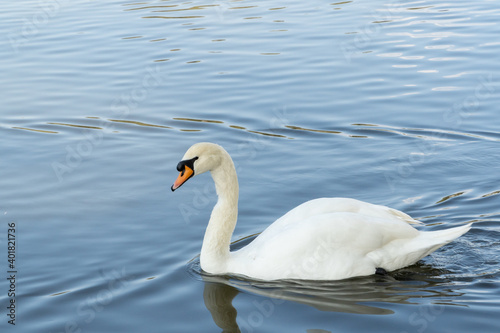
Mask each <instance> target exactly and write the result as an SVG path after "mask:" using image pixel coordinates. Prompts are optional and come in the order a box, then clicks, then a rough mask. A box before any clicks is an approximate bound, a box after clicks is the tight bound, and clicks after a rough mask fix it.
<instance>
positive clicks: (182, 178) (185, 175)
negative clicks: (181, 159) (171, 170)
mask: <svg viewBox="0 0 500 333" xmlns="http://www.w3.org/2000/svg"><path fill="white" fill-rule="evenodd" d="M193 175H194V171H193V169H191V168H190V167H188V166H187V165H186V166H184V170H182V171H181V172H180V173H179V176H178V177H177V179H176V180H175V182H174V185H172V187H171V189H172V192H173V191H175V190H177V189H178V188H179V187H181V185H182V184H184V183H185V182H186V181H187V180H188V179H189V178H191V177H192V176H193Z"/></svg>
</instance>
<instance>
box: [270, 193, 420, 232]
mask: <svg viewBox="0 0 500 333" xmlns="http://www.w3.org/2000/svg"><path fill="white" fill-rule="evenodd" d="M340 212H348V213H358V214H363V215H366V216H370V217H378V218H382V219H388V220H400V221H404V222H406V223H409V224H418V225H421V224H423V223H422V222H420V221H417V220H415V219H413V218H412V217H411V216H409V215H408V214H405V213H403V212H401V211H399V210H396V209H393V208H389V207H385V206H380V205H374V204H371V203H368V202H364V201H360V200H356V199H350V198H319V199H314V200H310V201H307V202H304V203H303V204H301V205H299V206H297V207H295V208H293V209H292V210H290V211H289V212H288V213H286V214H285V215H283V216H282V217H280V218H279V219H278V220H276V222H274V223H273V224H272V225H271V226H270V227H272V226H274V225H276V226H283V225H290V224H294V223H301V221H303V220H305V219H309V218H311V217H314V216H318V215H323V214H329V213H340Z"/></svg>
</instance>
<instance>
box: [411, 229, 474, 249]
mask: <svg viewBox="0 0 500 333" xmlns="http://www.w3.org/2000/svg"><path fill="white" fill-rule="evenodd" d="M471 226H472V223H469V224H466V225H463V226H460V227H455V228H450V229H445V230H438V231H425V232H422V233H421V234H420V236H419V237H417V238H419V242H422V243H424V244H425V243H427V245H428V247H427V250H426V253H425V254H424V255H423V256H422V258H423V257H425V256H426V255H428V254H430V253H432V252H434V251H436V250H437V249H439V248H440V247H441V246H444V245H446V244H448V243H450V242H451V241H453V240H454V239H456V238H458V237H460V236H462V235H463V234H465V233H466V232H467V231H469V230H470V228H471Z"/></svg>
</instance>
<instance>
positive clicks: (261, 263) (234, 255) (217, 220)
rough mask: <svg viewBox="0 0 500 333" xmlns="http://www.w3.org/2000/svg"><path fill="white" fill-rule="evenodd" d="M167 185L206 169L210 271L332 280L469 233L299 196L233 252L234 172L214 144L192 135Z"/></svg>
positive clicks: (404, 260) (409, 258)
mask: <svg viewBox="0 0 500 333" xmlns="http://www.w3.org/2000/svg"><path fill="white" fill-rule="evenodd" d="M177 170H178V171H180V174H179V177H178V178H177V180H176V181H175V183H174V184H173V185H172V191H174V190H176V189H177V188H179V187H180V186H181V185H182V184H184V183H185V182H186V181H187V180H188V179H189V178H191V177H192V176H194V175H199V174H202V173H204V172H206V171H210V172H211V174H212V178H213V180H214V182H215V188H216V191H217V195H218V201H217V204H216V205H215V207H214V208H213V210H212V215H211V216H210V221H209V222H208V226H207V229H206V232H205V237H204V239H203V245H202V248H201V255H200V264H201V268H202V269H203V270H204V271H206V272H208V273H211V274H237V275H244V276H247V277H250V278H254V279H261V280H278V279H303V280H337V279H344V278H349V277H353V276H364V275H371V274H375V273H376V272H377V273H383V272H384V271H392V270H395V269H398V268H402V267H405V266H408V265H411V264H414V263H415V262H417V261H418V260H420V259H421V258H423V257H425V256H426V255H428V254H430V253H431V252H433V251H435V250H436V249H438V248H439V247H441V246H443V245H445V244H447V243H449V242H451V241H452V240H454V239H455V238H457V237H459V236H461V235H463V234H464V233H466V232H467V231H468V230H469V229H470V227H471V224H467V225H463V226H460V227H455V228H451V229H446V230H440V231H430V232H422V231H418V230H416V229H415V228H413V227H412V226H411V225H410V223H411V224H421V222H418V221H416V220H413V219H412V218H411V217H410V216H408V215H406V214H405V213H402V212H400V211H397V210H395V209H391V208H388V207H384V206H378V205H373V204H369V203H366V202H362V201H358V200H355V199H346V198H322V199H315V200H311V201H308V202H305V203H303V204H301V205H300V206H298V207H296V208H294V209H292V210H291V211H289V212H288V213H286V214H285V215H284V216H282V217H281V218H279V219H278V220H276V221H275V222H274V223H273V224H271V225H270V226H269V227H268V228H267V229H266V230H264V231H263V232H262V233H261V234H260V235H259V236H258V237H257V238H255V239H254V240H253V241H252V242H251V243H250V244H248V245H247V246H245V247H244V248H242V249H240V250H237V251H234V252H230V250H229V245H230V242H231V235H232V233H233V230H234V227H235V225H236V219H237V217H238V178H237V176H236V170H235V168H234V164H233V161H232V159H231V157H230V156H229V154H228V153H227V152H226V151H225V150H224V148H222V147H221V146H219V145H216V144H213V143H206V142H202V143H197V144H195V145H193V146H192V147H191V148H189V149H188V151H187V152H186V154H185V155H184V157H183V158H182V160H181V161H180V162H179V164H178V165H177Z"/></svg>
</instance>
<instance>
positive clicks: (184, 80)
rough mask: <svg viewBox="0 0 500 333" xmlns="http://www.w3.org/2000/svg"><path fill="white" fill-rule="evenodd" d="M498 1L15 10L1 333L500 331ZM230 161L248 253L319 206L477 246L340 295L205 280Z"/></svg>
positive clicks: (5, 91)
mask: <svg viewBox="0 0 500 333" xmlns="http://www.w3.org/2000/svg"><path fill="white" fill-rule="evenodd" d="M499 17H500V5H499V3H498V2H497V1H486V0H481V1H477V2H472V3H471V2H465V1H455V2H440V1H381V2H375V1H344V2H338V3H331V2H325V1H319V0H311V1H295V0H291V1H286V2H285V1H256V0H241V1H216V0H213V1H210V0H208V1H189V2H183V1H144V2H130V3H129V2H126V1H107V2H104V3H99V2H94V1H73V2H70V1H66V0H57V1H56V0H52V1H49V0H47V1H16V2H11V3H7V2H5V3H3V4H1V5H0V31H2V37H3V38H2V47H1V48H0V56H1V59H2V61H1V62H0V72H1V73H2V75H0V87H1V89H0V100H1V109H0V112H1V113H0V115H1V118H0V131H1V141H0V189H2V191H0V224H1V226H0V237H1V244H3V245H2V248H3V249H2V250H1V251H0V258H1V259H0V262H1V265H0V269H1V270H2V272H3V273H4V275H5V276H6V277H8V276H9V274H10V273H8V271H9V270H10V269H9V267H8V249H7V244H6V243H7V238H8V228H9V227H8V224H9V223H15V225H16V232H15V233H16V250H15V256H16V257H15V267H14V269H15V271H16V273H15V275H16V285H15V293H16V296H15V301H16V311H15V314H16V317H15V324H16V325H15V326H14V325H12V324H9V323H8V320H9V317H8V316H7V314H8V311H10V310H8V309H6V307H7V306H8V304H9V302H10V300H11V299H13V298H12V297H10V296H8V291H9V288H10V286H9V283H8V281H7V280H6V279H3V282H1V283H0V304H1V307H2V311H1V314H2V316H1V317H0V328H1V330H2V332H4V331H7V332H16V331H17V332H50V333H56V332H57V333H59V332H137V331H143V332H222V331H224V332H237V331H238V327H239V330H240V331H241V332H307V333H320V332H321V333H325V332H343V331H350V332H356V331H367V330H370V331H371V332H408V333H410V332H420V333H421V332H470V331H475V332H498V330H499V327H500V322H499V320H498V318H497V314H498V311H499V310H500V301H499V299H500V268H499V267H500V266H499V259H500V258H499V251H498V248H499V245H500V242H499V239H500V208H499V207H500V196H499V194H500V184H499V181H498V179H499V178H498V176H499V174H500V170H499V165H500V148H499V147H500V146H499V141H500V130H499V128H500V120H499V119H500V118H499V117H498V105H500V93H499V91H500V65H499V64H498V60H497V58H498V54H499V53H500V42H499V41H498V36H499V35H500V25H499ZM199 141H212V142H216V143H219V144H221V145H223V146H224V147H225V148H226V149H227V150H228V151H229V153H230V154H231V155H232V157H233V159H234V161H235V164H236V166H237V170H238V175H239V182H240V191H241V192H240V205H239V214H240V215H239V222H238V225H237V227H236V230H235V233H234V235H233V239H234V240H235V241H237V240H239V239H242V238H245V237H248V236H250V238H247V239H245V240H243V241H240V242H237V243H236V244H234V246H235V247H240V246H243V245H244V244H246V243H248V242H249V241H251V239H252V237H254V235H255V234H257V233H259V232H261V231H262V230H263V229H265V228H266V226H268V225H269V224H270V223H272V222H273V221H274V220H275V219H276V218H278V217H279V216H281V215H283V214H284V213H285V212H286V211H288V210H289V209H291V208H293V207H295V206H297V205H298V204H300V203H302V202H304V201H307V200H310V199H313V198H317V197H332V196H341V197H352V198H356V199H360V200H365V201H369V202H372V203H377V204H383V205H387V206H390V207H393V208H396V209H399V210H402V211H404V212H406V213H408V214H410V215H412V216H413V217H414V218H417V219H420V220H422V221H423V222H424V223H425V224H426V225H425V226H424V227H422V229H423V230H438V229H441V228H449V227H453V226H458V225H462V224H464V223H467V222H475V223H474V226H473V228H472V230H471V231H470V232H469V233H467V234H466V235H464V236H463V237H461V238H459V239H458V240H456V241H455V242H453V243H451V244H448V245H446V246H445V247H443V248H441V249H440V250H438V251H437V252H435V253H434V254H432V255H431V256H429V257H426V258H424V259H423V260H422V261H420V262H419V263H418V264H416V265H414V266H411V267H408V268H405V269H402V270H400V271H397V272H393V273H391V274H390V275H389V276H382V277H381V276H370V277H363V278H355V279H349V280H345V281H333V282H322V283H313V282H297V281H285V282H273V283H263V282H255V281H246V280H239V279H237V278H235V277H212V276H206V275H205V274H204V273H203V272H201V270H200V268H199V261H198V259H197V255H198V254H199V251H200V248H201V242H202V238H203V233H204V230H205V227H206V223H207V221H208V218H209V214H210V211H211V208H212V206H213V204H214V203H215V201H216V197H215V191H214V189H213V184H212V180H211V179H210V177H209V176H208V175H204V176H200V177H197V178H196V179H193V180H190V182H189V183H188V184H186V185H184V186H183V187H182V189H180V190H178V191H176V192H175V193H171V191H170V185H171V184H172V182H173V181H174V179H175V178H176V176H177V170H176V169H175V167H176V165H177V162H178V161H179V160H180V159H181V158H182V155H183V154H184V152H185V150H186V149H187V148H188V147H189V146H190V145H191V144H193V143H195V142H199Z"/></svg>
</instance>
